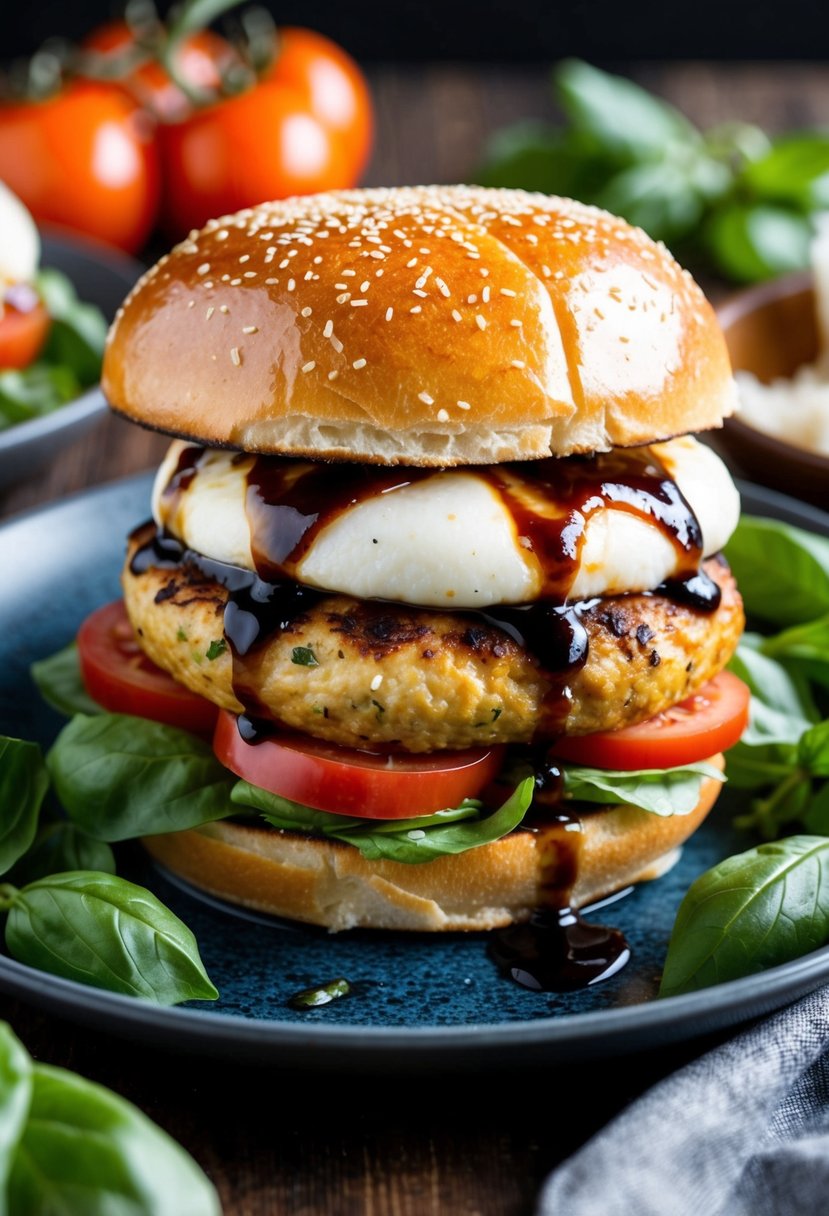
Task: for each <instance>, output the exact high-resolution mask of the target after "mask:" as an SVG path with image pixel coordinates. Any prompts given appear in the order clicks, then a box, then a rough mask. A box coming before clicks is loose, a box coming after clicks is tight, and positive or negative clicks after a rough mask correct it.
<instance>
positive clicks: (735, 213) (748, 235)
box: [704, 202, 813, 283]
mask: <svg viewBox="0 0 829 1216" xmlns="http://www.w3.org/2000/svg"><path fill="white" fill-rule="evenodd" d="M812 236H813V230H812V224H811V221H810V219H809V217H808V216H807V215H802V214H800V213H799V212H796V211H792V210H789V209H787V208H786V207H783V206H780V205H774V204H771V203H743V202H734V203H730V204H728V205H724V206H722V207H720V208H718V209H717V210H716V211H714V212H713V213H712V214H711V216H710V218H709V220H708V222H707V224H706V228H705V233H704V240H705V244H706V246H707V248H708V251H709V253H710V254H711V256H712V257H713V258H714V259H715V261H716V264H717V266H718V268H719V269H720V270H721V271H722V272H724V273H725V274H726V275H728V276H729V278H732V279H736V280H737V281H738V282H746V283H751V282H754V281H755V280H758V279H771V278H774V277H775V276H776V275H781V274H786V273H787V272H788V271H790V270H803V269H805V268H806V267H807V266H808V265H809V250H810V248H811V243H812Z"/></svg>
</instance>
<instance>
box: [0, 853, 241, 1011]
mask: <svg viewBox="0 0 829 1216" xmlns="http://www.w3.org/2000/svg"><path fill="white" fill-rule="evenodd" d="M6 946H7V948H8V951H9V953H10V954H11V955H12V957H13V958H16V959H17V960H18V961H19V962H21V963H26V964H28V965H29V966H30V967H35V968H37V970H38V971H48V972H49V973H50V974H52V975H61V976H63V977H64V978H65V979H69V980H75V981H76V982H77V983H81V984H89V985H91V986H92V987H93V988H106V989H107V990H108V991H110V992H121V993H124V994H125V995H127V996H137V997H144V998H145V999H146V1000H149V1001H154V1002H156V1003H157V1004H159V1005H176V1004H178V1003H179V1002H181V1001H192V1000H202V1001H212V1000H215V999H216V997H217V996H218V992H217V991H216V989H215V988H214V987H213V984H212V983H211V982H210V980H209V979H208V976H207V972H206V971H205V969H204V965H203V963H202V961H201V958H200V957H199V949H198V946H197V944H196V939H195V937H194V936H193V934H192V933H191V932H190V930H189V929H188V928H187V926H186V925H185V924H184V923H183V922H182V921H180V920H179V919H178V917H177V916H174V915H173V913H172V912H171V911H170V910H169V908H165V906H164V904H162V903H161V902H160V900H158V899H156V897H155V896H154V895H153V894H152V893H151V892H150V891H147V890H145V889H144V888H143V887H139V886H136V885H135V884H134V883H131V882H126V881H125V879H123V878H116V877H115V876H114V875H112V874H99V873H96V872H95V871H93V870H76V871H71V872H69V873H67V874H53V875H51V876H50V877H48V878H41V879H39V880H38V881H37V882H34V883H30V884H29V886H26V887H23V889H22V890H21V891H18V892H17V894H16V895H15V897H14V900H13V903H12V906H11V909H10V911H9V917H8V920H7V922H6Z"/></svg>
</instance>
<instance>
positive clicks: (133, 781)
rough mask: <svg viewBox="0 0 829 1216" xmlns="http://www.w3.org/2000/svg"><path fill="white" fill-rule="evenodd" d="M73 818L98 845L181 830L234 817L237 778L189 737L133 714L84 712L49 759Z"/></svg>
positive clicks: (205, 746)
mask: <svg viewBox="0 0 829 1216" xmlns="http://www.w3.org/2000/svg"><path fill="white" fill-rule="evenodd" d="M47 763H48V766H49V772H50V773H51V776H52V780H53V782H54V785H55V790H56V792H57V795H58V797H59V799H60V801H61V803H62V804H63V806H64V807H65V808H66V812H67V814H68V815H69V817H70V819H71V820H72V821H73V822H74V823H76V824H77V825H78V827H80V828H82V829H83V830H84V831H85V832H87V833H88V834H89V835H90V836H94V837H95V838H96V839H98V840H108V841H115V840H131V839H133V838H135V837H137V836H146V835H149V834H153V833H157V832H159V833H163V832H178V831H182V830H183V829H185V828H192V827H197V826H198V825H199V824H202V823H209V822H210V821H212V820H214V819H224V818H225V817H226V816H227V815H229V814H231V813H232V807H231V804H230V790H231V787H232V784H233V780H234V779H233V778H232V777H231V776H230V774H229V773H228V772H227V770H226V769H225V768H223V767H222V766H221V764H219V762H218V760H217V759H216V757H215V756H214V755H213V752H212V750H211V748H210V746H209V745H208V744H207V743H204V742H203V741H202V740H201V739H198V738H196V736H195V735H191V734H188V732H187V731H183V730H177V729H176V728H175V727H173V726H164V725H162V724H161V723H160V722H150V721H148V720H147V719H146V718H133V717H130V716H129V715H127V714H99V715H98V716H97V717H93V718H90V717H86V716H84V715H82V714H79V715H78V716H77V717H75V718H73V719H72V721H71V722H69V723H68V724H67V725H66V726H65V727H64V728H63V730H62V731H61V733H60V734H59V735H58V738H57V740H56V742H55V745H54V747H53V748H52V750H51V751H50V752H49V755H48V756H47Z"/></svg>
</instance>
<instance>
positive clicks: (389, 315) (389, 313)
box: [386, 305, 394, 321]
mask: <svg viewBox="0 0 829 1216" xmlns="http://www.w3.org/2000/svg"><path fill="white" fill-rule="evenodd" d="M393 316H394V309H393V308H392V307H391V305H389V307H388V308H387V309H386V320H387V321H390V320H391V319H392V317H393Z"/></svg>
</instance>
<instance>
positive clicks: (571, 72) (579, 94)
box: [553, 59, 701, 162]
mask: <svg viewBox="0 0 829 1216" xmlns="http://www.w3.org/2000/svg"><path fill="white" fill-rule="evenodd" d="M553 82H554V86H555V90H556V94H557V96H558V100H559V102H560V103H561V106H562V108H563V109H564V111H565V113H566V115H567V117H568V118H569V119H570V121H571V123H572V124H573V125H574V126H575V127H576V128H578V129H579V130H581V131H585V132H588V133H589V134H590V135H591V136H592V137H593V138H594V140H595V141H596V143H597V144H598V146H599V147H600V148H602V149H603V150H604V151H606V152H610V153H612V154H613V155H614V156H616V157H618V158H619V159H620V160H622V161H624V160H627V161H631V162H635V161H638V160H648V159H654V158H659V157H661V156H662V154H663V152H664V150H665V147H666V146H667V145H668V144H671V143H684V144H686V145H688V144H697V143H700V142H701V136H700V134H699V132H698V131H697V130H696V128H695V127H693V126H692V124H691V123H690V122H689V121H688V119H687V118H685V117H684V115H682V114H680V112H679V111H678V110H675V109H674V107H673V106H671V105H669V104H668V103H667V102H666V101H662V100H660V99H659V98H657V97H654V96H653V95H652V94H651V93H648V92H647V90H646V89H643V88H641V87H640V86H639V85H637V84H634V83H633V81H631V80H627V79H625V78H624V77H622V76H611V75H610V74H609V73H607V72H602V71H600V70H599V69H598V68H594V67H591V65H590V64H587V63H584V62H583V61H582V60H579V59H565V60H563V61H562V62H561V63H559V64H558V65H557V66H556V68H555V71H554V74H553Z"/></svg>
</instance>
